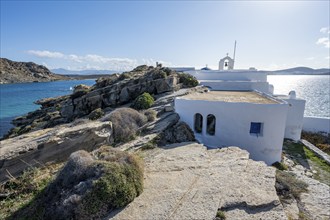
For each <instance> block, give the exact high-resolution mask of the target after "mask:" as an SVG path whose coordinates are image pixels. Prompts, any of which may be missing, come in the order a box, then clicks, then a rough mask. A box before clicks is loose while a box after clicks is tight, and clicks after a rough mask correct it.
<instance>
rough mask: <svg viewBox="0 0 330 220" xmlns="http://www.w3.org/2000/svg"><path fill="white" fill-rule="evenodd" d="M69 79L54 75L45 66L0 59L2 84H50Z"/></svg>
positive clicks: (0, 81)
mask: <svg viewBox="0 0 330 220" xmlns="http://www.w3.org/2000/svg"><path fill="white" fill-rule="evenodd" d="M65 79H69V78H68V77H66V76H62V75H57V74H54V73H52V72H51V71H50V70H49V69H47V68H46V67H45V66H42V65H38V64H36V63H33V62H15V61H12V60H9V59H6V58H0V84H6V83H22V82H49V81H55V80H65Z"/></svg>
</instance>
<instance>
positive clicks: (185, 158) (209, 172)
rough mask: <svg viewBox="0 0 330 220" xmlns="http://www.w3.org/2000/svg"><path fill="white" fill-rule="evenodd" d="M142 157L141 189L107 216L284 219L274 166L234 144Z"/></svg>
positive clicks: (182, 148)
mask: <svg viewBox="0 0 330 220" xmlns="http://www.w3.org/2000/svg"><path fill="white" fill-rule="evenodd" d="M148 155H149V156H146V158H145V163H146V164H145V184H144V185H145V187H144V191H143V193H142V194H141V195H140V196H139V197H137V198H136V199H135V200H134V201H133V202H132V203H130V204H129V205H128V206H127V207H125V208H124V209H123V210H119V211H117V212H113V213H111V215H110V216H108V219H109V218H111V219H116V220H119V219H173V220H174V219H180V220H181V219H213V218H215V216H216V214H217V211H218V210H222V212H224V214H225V216H226V219H251V220H252V219H287V217H286V215H285V213H284V210H283V207H282V205H281V203H280V201H279V199H278V197H277V195H276V191H275V188H274V184H275V169H274V168H272V167H268V166H267V165H266V164H265V163H263V162H256V161H253V160H250V159H249V154H248V152H247V151H244V150H241V149H239V148H237V147H229V148H224V149H216V150H207V149H206V148H205V147H204V146H203V145H200V144H196V143H193V144H187V143H184V144H181V145H171V146H168V147H167V148H164V149H159V148H158V149H154V150H152V151H151V152H149V154H148Z"/></svg>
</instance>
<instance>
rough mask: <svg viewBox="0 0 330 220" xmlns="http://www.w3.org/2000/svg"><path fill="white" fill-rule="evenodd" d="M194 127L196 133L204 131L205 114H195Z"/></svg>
mask: <svg viewBox="0 0 330 220" xmlns="http://www.w3.org/2000/svg"><path fill="white" fill-rule="evenodd" d="M194 128H195V132H196V133H202V130H203V116H202V115H201V114H199V113H197V114H195V120H194Z"/></svg>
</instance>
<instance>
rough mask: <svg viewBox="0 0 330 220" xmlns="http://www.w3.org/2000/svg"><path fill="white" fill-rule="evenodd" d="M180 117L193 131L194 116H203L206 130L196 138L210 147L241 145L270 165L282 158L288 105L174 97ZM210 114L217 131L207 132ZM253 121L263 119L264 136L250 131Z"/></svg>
mask: <svg viewBox="0 0 330 220" xmlns="http://www.w3.org/2000/svg"><path fill="white" fill-rule="evenodd" d="M175 110H176V112H177V113H178V114H179V115H180V120H182V121H184V122H186V123H187V124H188V125H189V126H190V127H191V128H192V129H193V130H194V115H195V114H196V113H200V114H202V115H203V132H202V134H198V133H196V132H195V135H196V138H197V140H199V141H200V142H202V143H204V144H205V145H206V146H208V147H225V146H238V147H240V148H242V149H245V150H247V151H249V152H250V158H252V159H254V160H260V161H265V162H266V163H267V164H268V165H271V164H273V163H274V162H276V161H280V160H281V153H282V145H283V138H284V131H285V123H286V115H287V111H288V104H252V103H228V102H214V101H204V100H203V101H202V100H187V99H184V98H176V99H175ZM208 114H213V115H215V117H216V131H215V132H216V133H215V135H214V136H210V135H208V134H206V118H207V115H208ZM251 122H262V123H264V124H263V135H262V136H258V137H257V136H255V135H251V134H250V124H251Z"/></svg>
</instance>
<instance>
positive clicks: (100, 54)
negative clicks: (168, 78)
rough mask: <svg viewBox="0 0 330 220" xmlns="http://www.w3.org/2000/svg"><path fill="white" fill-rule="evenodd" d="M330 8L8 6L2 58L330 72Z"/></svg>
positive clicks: (306, 4)
mask: <svg viewBox="0 0 330 220" xmlns="http://www.w3.org/2000/svg"><path fill="white" fill-rule="evenodd" d="M329 11H330V1H328V0H326V1H312V0H311V1H15V0H11V1H4V0H1V21H0V22H1V34H0V35H1V44H0V45H1V54H0V55H1V57H2V58H8V59H11V60H14V61H24V62H29V61H32V62H35V63H38V64H42V65H45V66H47V67H48V68H50V69H55V68H65V69H69V70H84V69H107V70H130V69H132V68H134V67H135V66H137V65H142V64H147V65H155V63H156V61H158V62H162V63H163V65H165V66H173V67H174V66H176V67H183V66H184V67H196V68H201V67H204V66H205V65H208V67H210V68H212V69H217V68H218V62H219V60H220V59H221V58H223V57H225V56H226V54H227V53H228V54H229V56H231V57H232V56H233V50H234V42H235V40H236V41H237V49H236V57H235V69H246V68H249V67H255V68H257V69H259V70H276V69H285V68H291V67H297V66H306V67H311V68H329V62H330V58H329V57H330V51H329V50H330V48H329V33H330V31H329V26H330V24H329V23H330V17H329Z"/></svg>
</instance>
